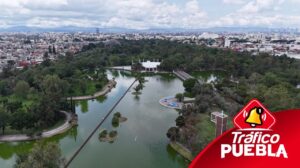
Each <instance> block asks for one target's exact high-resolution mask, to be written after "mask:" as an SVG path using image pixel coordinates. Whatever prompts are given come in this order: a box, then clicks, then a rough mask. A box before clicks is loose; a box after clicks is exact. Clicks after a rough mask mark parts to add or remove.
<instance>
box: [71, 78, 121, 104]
mask: <svg viewBox="0 0 300 168" xmlns="http://www.w3.org/2000/svg"><path fill="white" fill-rule="evenodd" d="M116 84H117V82H116V81H114V80H110V81H109V82H108V84H106V85H105V86H104V87H103V89H102V90H101V91H99V92H96V93H94V94H93V95H86V96H75V97H72V100H90V99H95V98H97V97H99V96H103V95H105V94H107V93H108V92H110V90H111V89H112V88H113V87H114V86H115V85H116ZM67 100H71V97H68V98H67Z"/></svg>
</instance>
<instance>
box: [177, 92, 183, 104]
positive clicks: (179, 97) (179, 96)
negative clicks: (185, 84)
mask: <svg viewBox="0 0 300 168" xmlns="http://www.w3.org/2000/svg"><path fill="white" fill-rule="evenodd" d="M175 98H176V99H177V101H179V102H182V101H183V100H184V96H183V94H182V93H177V94H176V96H175Z"/></svg>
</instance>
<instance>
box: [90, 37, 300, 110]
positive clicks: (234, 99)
mask: <svg viewBox="0 0 300 168" xmlns="http://www.w3.org/2000/svg"><path fill="white" fill-rule="evenodd" d="M91 48H94V49H93V50H95V51H98V53H99V54H101V55H103V59H104V60H107V62H108V64H109V65H115V66H117V65H131V63H132V61H133V62H138V60H143V59H144V60H147V59H149V60H157V59H159V60H163V62H162V64H161V66H160V69H162V70H165V71H172V70H174V69H182V70H185V71H187V72H194V71H208V70H209V71H222V72H224V73H226V74H227V76H226V77H224V78H223V79H222V80H219V81H218V82H217V83H216V85H215V87H216V89H217V90H218V93H219V94H218V95H216V96H217V98H215V97H211V98H205V94H202V93H199V91H197V90H199V89H198V88H195V90H194V91H193V93H195V95H203V96H202V97H203V98H200V100H202V101H201V102H207V105H203V106H206V107H210V106H211V105H212V104H214V103H215V101H214V100H215V99H218V102H220V103H218V104H220V105H221V104H222V105H221V106H224V107H226V108H225V110H227V109H231V107H230V105H231V104H236V105H235V106H237V105H238V104H240V105H242V104H245V103H246V102H247V101H249V99H251V98H254V97H256V98H259V99H260V100H261V101H263V103H265V104H266V105H267V107H268V108H270V109H271V110H273V111H276V110H280V109H285V108H296V107H300V104H299V103H298V102H300V101H298V100H297V98H298V97H300V95H298V94H299V90H298V89H297V88H296V86H297V85H298V84H300V61H299V60H297V59H294V58H289V57H287V56H285V55H283V56H272V55H269V54H264V53H261V54H259V55H256V56H253V55H252V54H251V53H248V52H235V51H232V50H229V49H217V48H208V47H205V46H197V45H193V44H182V43H179V42H176V41H168V40H137V41H134V40H133V41H129V40H119V41H118V42H114V43H109V44H101V45H98V46H97V45H93V46H91ZM198 87H202V86H198ZM207 87H208V89H213V88H209V86H207ZM205 92H206V91H205ZM207 92H208V93H209V92H210V91H207ZM206 95H211V94H206ZM219 96H221V97H223V98H218V97H219ZM272 99H274V100H272ZM199 102H200V101H199ZM210 102H211V103H210ZM272 102H273V103H272ZM236 108H237V107H235V108H233V109H235V110H236ZM202 110H204V111H207V109H206V108H203V107H202ZM233 113H234V110H230V114H232V115H233Z"/></svg>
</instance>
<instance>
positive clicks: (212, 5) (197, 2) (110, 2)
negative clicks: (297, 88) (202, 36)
mask: <svg viewBox="0 0 300 168" xmlns="http://www.w3.org/2000/svg"><path fill="white" fill-rule="evenodd" d="M299 7H300V0H0V28H7V27H12V26H30V27H43V28H55V27H65V26H76V27H99V28H111V27H114V28H115V27H117V28H130V29H149V28H188V29H197V28H209V27H268V28H300V9H299Z"/></svg>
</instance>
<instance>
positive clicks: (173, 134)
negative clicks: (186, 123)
mask: <svg viewBox="0 0 300 168" xmlns="http://www.w3.org/2000/svg"><path fill="white" fill-rule="evenodd" d="M167 137H168V138H169V139H170V140H171V141H176V140H177V139H178V138H179V129H178V128H177V127H171V128H170V129H169V130H168V132H167Z"/></svg>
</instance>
